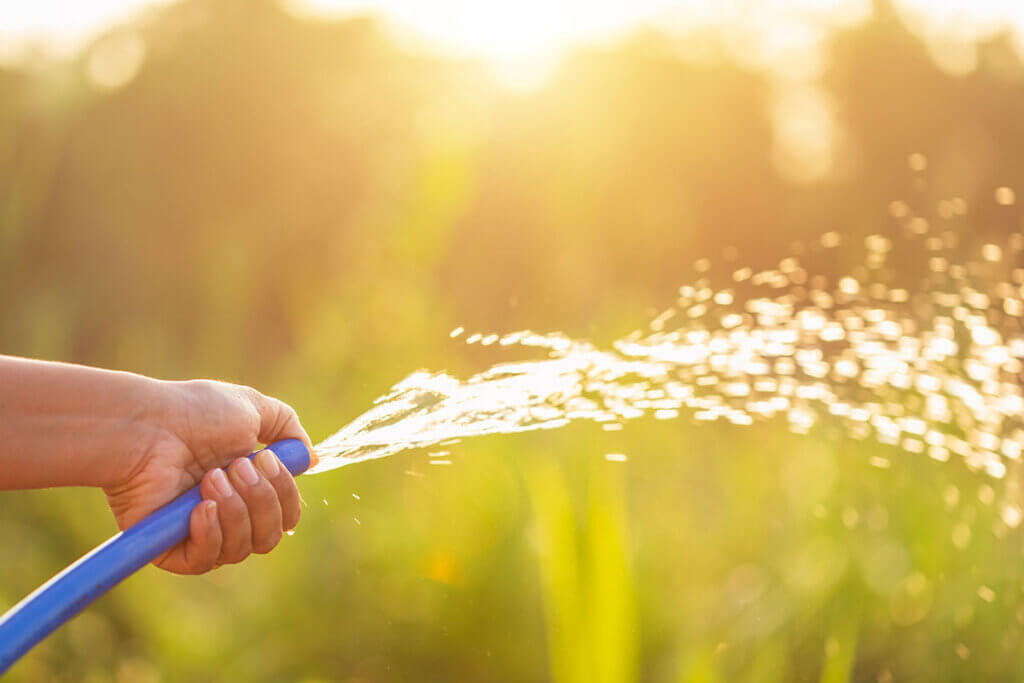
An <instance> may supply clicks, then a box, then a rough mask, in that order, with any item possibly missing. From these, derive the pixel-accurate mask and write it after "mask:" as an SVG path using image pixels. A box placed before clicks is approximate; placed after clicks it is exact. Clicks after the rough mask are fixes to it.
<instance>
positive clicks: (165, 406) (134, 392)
mask: <svg viewBox="0 0 1024 683" xmlns="http://www.w3.org/2000/svg"><path fill="white" fill-rule="evenodd" d="M286 438H294V439H299V440H301V441H302V442H303V443H305V444H306V447H307V448H309V449H310V452H311V453H312V444H311V443H310V440H309V436H307V435H306V432H305V430H304V429H303V428H302V425H301V424H300V423H299V418H298V416H297V415H296V414H295V411H294V410H292V409H291V408H290V407H289V406H287V405H286V404H284V403H282V402H281V401H279V400H277V399H275V398H271V397H268V396H264V395H263V394H261V393H260V392H258V391H256V390H255V389H252V388H250V387H246V386H240V385H236V384H227V383H224V382H214V381H210V380H192V381H187V382H167V381H161V380H156V379H153V378H150V377H144V376H142V375H135V374H132V373H127V372H116V371H111V370H101V369H97V368H88V367H84V366H80V365H71V364H66V363H51V362H45V361H37V360H29V359H24V358H13V357H8V356H0V489H23V488H45V487H52V486H94V487H98V488H102V489H103V491H104V492H105V493H106V496H107V502H108V504H109V505H110V510H111V512H113V514H114V518H115V519H116V520H117V524H118V526H119V527H120V528H121V529H125V528H127V527H129V526H131V525H132V524H134V523H135V522H137V521H139V520H140V519H142V518H143V517H145V516H146V515H148V514H149V513H151V512H153V511H154V510H156V509H157V508H159V507H161V506H163V505H164V504H166V503H168V502H170V501H171V500H173V499H174V498H176V497H177V496H178V495H179V494H181V493H182V492H184V491H186V490H187V489H189V488H191V487H192V486H194V485H195V484H197V483H200V482H201V487H200V491H201V492H202V495H203V502H202V503H200V504H199V505H198V506H196V508H195V510H194V511H193V512H192V517H191V520H190V536H189V538H188V540H186V541H184V542H183V543H181V544H180V545H178V546H176V547H175V548H172V549H171V550H170V551H168V552H167V553H165V554H164V555H163V556H161V557H160V558H158V559H157V560H156V561H155V563H154V564H156V565H157V566H158V567H160V568H162V569H165V570H167V571H170V572H174V573H176V574H202V573H204V572H207V571H210V570H211V569H214V568H216V567H218V566H220V565H223V564H234V563H236V562H241V561H242V560H244V559H245V558H246V557H248V556H249V555H250V554H251V553H267V552H270V551H271V550H273V549H274V547H275V546H276V545H277V544H278V542H279V541H280V540H281V536H282V534H283V533H284V532H285V531H287V530H290V529H292V528H294V527H295V525H296V524H297V523H298V521H299V516H300V512H301V511H300V505H299V502H300V499H299V492H298V489H297V488H296V486H295V480H294V479H293V478H292V476H291V474H289V473H288V471H287V470H286V469H285V468H284V466H283V465H281V463H280V461H279V460H278V459H277V456H276V455H274V454H273V453H272V452H271V451H269V450H266V449H264V450H263V451H261V452H260V453H259V454H258V455H257V456H256V457H255V464H253V463H251V462H250V461H249V460H248V459H247V458H245V457H243V456H245V455H247V454H249V453H251V452H252V451H254V450H256V449H257V448H258V447H259V445H260V444H267V443H272V442H274V441H278V440H280V439H286ZM222 468H223V469H222Z"/></svg>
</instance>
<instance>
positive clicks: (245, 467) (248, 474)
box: [238, 458, 260, 486]
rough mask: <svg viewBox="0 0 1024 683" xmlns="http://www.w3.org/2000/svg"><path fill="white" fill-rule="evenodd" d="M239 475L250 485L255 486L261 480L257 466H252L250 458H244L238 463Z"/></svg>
mask: <svg viewBox="0 0 1024 683" xmlns="http://www.w3.org/2000/svg"><path fill="white" fill-rule="evenodd" d="M238 476H240V477H242V481H244V482H245V483H246V484H248V485H249V486H254V485H255V484H258V483H259V481H260V475H259V474H258V473H257V472H256V468H255V467H253V466H252V462H250V461H249V458H243V459H242V460H241V461H240V462H239V463H238Z"/></svg>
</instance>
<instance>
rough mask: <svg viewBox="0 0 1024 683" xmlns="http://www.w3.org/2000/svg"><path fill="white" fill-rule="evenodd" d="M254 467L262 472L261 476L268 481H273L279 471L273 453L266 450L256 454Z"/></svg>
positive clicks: (278, 465) (278, 464)
mask: <svg viewBox="0 0 1024 683" xmlns="http://www.w3.org/2000/svg"><path fill="white" fill-rule="evenodd" d="M256 465H257V466H258V467H259V468H260V469H261V470H263V474H265V475H266V476H267V478H268V479H273V478H274V477H276V476H277V473H278V472H280V471H281V465H280V463H278V461H277V456H276V455H274V452H273V451H271V450H269V449H266V448H265V449H263V450H262V451H260V452H259V453H257V454H256Z"/></svg>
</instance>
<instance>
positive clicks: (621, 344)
mask: <svg viewBox="0 0 1024 683" xmlns="http://www.w3.org/2000/svg"><path fill="white" fill-rule="evenodd" d="M965 211H966V206H965V204H964V203H963V202H962V201H961V200H949V201H946V202H943V203H940V204H939V206H938V215H937V216H936V217H934V218H925V217H923V216H920V215H916V214H915V213H914V212H913V211H912V210H911V209H910V207H909V206H908V205H907V204H906V203H904V202H894V203H893V205H892V207H891V213H892V215H893V220H894V223H895V227H894V228H893V229H892V230H891V231H889V232H890V234H875V235H869V236H867V237H866V238H864V239H857V240H856V241H851V242H850V243H844V237H843V236H841V235H840V234H839V233H836V232H828V233H825V234H823V235H822V236H821V237H820V238H819V239H817V240H816V241H815V242H814V243H813V244H806V245H798V248H795V249H794V251H793V253H792V254H791V255H789V256H787V257H786V258H784V259H782V260H781V261H780V262H779V263H778V264H776V265H774V266H773V267H770V268H765V269H759V270H755V269H753V268H750V267H737V265H736V264H735V263H732V264H729V263H727V262H726V261H727V259H722V262H720V263H713V262H712V261H711V260H709V259H702V260H700V261H698V262H697V263H696V264H695V266H694V276H693V279H692V281H691V283H690V284H687V285H684V286H682V287H680V288H679V292H678V298H677V301H676V304H675V305H674V306H672V307H671V308H669V309H667V310H665V311H664V312H662V313H661V314H660V315H658V316H656V317H655V318H654V319H653V320H652V321H651V322H650V325H649V327H648V329H645V330H638V331H635V332H633V333H632V334H630V335H628V336H626V337H624V338H622V339H619V340H618V341H616V342H614V343H613V344H611V345H610V346H609V347H608V348H600V347H598V346H596V345H594V344H592V343H590V342H587V341H582V340H575V339H571V338H569V337H567V336H565V335H563V334H559V333H554V334H538V333H534V332H529V331H526V332H515V333H512V334H506V335H503V336H498V335H495V334H491V335H482V334H472V335H469V336H467V337H466V342H467V343H471V344H482V345H499V346H506V347H507V346H516V347H530V348H532V349H534V350H535V351H536V353H537V355H538V356H539V357H538V358H537V359H535V360H527V361H521V362H505V363H500V364H497V365H494V366H493V367H491V368H490V369H488V370H486V371H484V372H481V373H479V374H476V375H473V376H471V377H468V378H465V379H460V378H457V377H454V376H452V375H450V374H447V373H444V372H427V371H419V372H414V373H412V374H411V375H409V376H408V377H406V378H405V379H403V380H402V381H401V382H399V383H398V384H396V385H395V386H394V387H392V389H391V390H390V392H388V393H387V394H386V395H385V396H382V397H381V398H379V399H378V400H377V401H376V402H375V404H374V406H373V407H372V408H371V409H370V410H369V411H367V412H366V413H364V414H363V415H361V416H360V417H359V418H357V419H356V420H354V421H353V422H351V423H350V424H348V425H347V426H345V427H344V428H342V429H341V430H340V431H338V432H337V433H335V434H334V435H332V436H330V437H329V438H327V439H326V440H324V441H323V442H322V443H320V444H319V445H318V446H317V451H318V453H319V454H320V457H321V460H320V463H319V465H317V467H316V468H315V469H314V470H313V471H314V472H323V471H326V470H330V469H334V468H336V467H340V466H343V465H347V464H350V463H354V462H359V461H363V460H367V459H371V458H380V457H385V456H389V455H393V454H395V453H398V452H401V451H403V450H406V449H410V448H426V447H433V446H438V445H447V444H449V443H452V442H455V441H457V440H460V439H464V438H467V437H471V436H479V435H484V434H508V433H514V432H522V431H528V430H536V429H554V428H558V427H561V426H563V425H565V424H568V423H569V422H572V421H577V420H588V421H591V422H596V423H600V424H601V425H602V428H603V429H605V430H618V429H621V427H622V425H623V423H624V422H626V421H628V420H633V419H636V418H639V417H641V416H645V415H651V416H653V417H654V418H657V419H675V418H677V417H679V416H681V415H684V416H689V417H691V418H692V419H696V420H726V421H728V422H731V423H733V424H736V425H750V424H753V423H754V422H756V421H758V420H767V419H773V418H775V419H780V418H781V419H785V420H786V421H787V422H788V424H789V426H790V428H791V429H792V430H793V431H795V432H799V433H805V432H808V431H810V430H812V429H813V428H814V427H815V425H817V424H819V423H821V422H825V421H828V422H831V423H834V424H839V425H842V428H843V431H844V432H845V433H846V434H847V435H848V436H849V437H850V438H853V439H875V440H877V441H878V442H880V443H882V444H886V445H889V446H894V447H896V448H888V449H880V450H879V453H880V455H879V456H877V457H878V459H879V464H880V466H884V462H885V458H886V457H888V456H891V455H895V454H900V453H903V454H912V455H919V456H920V457H930V458H933V459H934V460H937V461H947V460H951V459H956V460H961V461H962V462H963V463H965V465H966V466H967V467H968V468H970V469H972V470H976V471H982V472H985V473H987V474H988V475H990V476H992V477H995V478H1002V477H1004V476H1005V475H1006V473H1007V470H1008V468H1009V467H1011V466H1012V465H1013V464H1014V463H1016V462H1017V461H1018V460H1019V459H1020V456H1021V451H1022V449H1024V423H1022V415H1024V396H1022V391H1021V381H1020V379H1021V370H1022V367H1024V366H1022V359H1024V330H1022V326H1021V320H1022V316H1024V287H1022V285H1024V269H1022V268H1017V267H1015V266H1014V263H1015V262H1016V261H1018V260H1019V257H1020V255H1021V252H1022V250H1024V236H1022V235H1021V234H1020V233H1011V234H1009V235H1008V236H1004V237H1002V238H1000V239H1001V241H985V240H983V239H978V238H975V237H974V236H972V234H971V233H970V232H968V231H967V230H966V229H964V228H963V227H962V222H963V215H964V213H965ZM460 335H462V330H461V329H458V330H455V331H453V333H452V336H460ZM443 455H444V452H443V451H442V456H443Z"/></svg>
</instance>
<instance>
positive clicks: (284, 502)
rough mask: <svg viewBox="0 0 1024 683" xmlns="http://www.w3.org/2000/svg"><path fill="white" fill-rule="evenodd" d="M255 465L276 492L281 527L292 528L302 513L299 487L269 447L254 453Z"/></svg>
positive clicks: (286, 529) (287, 529)
mask: <svg viewBox="0 0 1024 683" xmlns="http://www.w3.org/2000/svg"><path fill="white" fill-rule="evenodd" d="M256 467H258V468H259V470H260V472H262V473H263V476H264V477H266V478H267V481H269V482H270V485H271V486H273V487H274V491H275V492H276V493H277V502H278V503H279V504H280V506H281V526H282V528H283V529H284V530H285V531H289V530H291V529H294V528H295V525H296V524H298V523H299V517H300V516H301V515H302V507H301V505H300V503H301V498H300V497H299V487H298V486H296V485H295V478H294V477H292V475H291V474H289V472H288V470H286V469H285V468H284V465H283V464H282V463H281V461H280V460H278V459H277V455H276V454H275V453H274V452H273V451H271V450H270V449H269V448H267V449H264V450H262V451H260V452H259V453H257V454H256Z"/></svg>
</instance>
